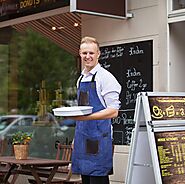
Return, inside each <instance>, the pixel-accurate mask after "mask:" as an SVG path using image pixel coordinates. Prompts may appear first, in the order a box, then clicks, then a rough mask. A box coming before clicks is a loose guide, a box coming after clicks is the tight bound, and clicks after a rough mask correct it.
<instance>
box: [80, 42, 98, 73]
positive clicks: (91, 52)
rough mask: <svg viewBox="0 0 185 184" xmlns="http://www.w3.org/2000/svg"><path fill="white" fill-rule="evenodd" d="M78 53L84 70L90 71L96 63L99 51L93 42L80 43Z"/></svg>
mask: <svg viewBox="0 0 185 184" xmlns="http://www.w3.org/2000/svg"><path fill="white" fill-rule="evenodd" d="M79 53H80V57H81V61H82V62H83V64H84V66H85V68H86V71H90V70H91V69H93V68H94V67H95V66H96V65H97V63H98V58H99V56H100V51H99V50H98V47H97V45H96V44H95V43H83V44H81V46H80V51H79Z"/></svg>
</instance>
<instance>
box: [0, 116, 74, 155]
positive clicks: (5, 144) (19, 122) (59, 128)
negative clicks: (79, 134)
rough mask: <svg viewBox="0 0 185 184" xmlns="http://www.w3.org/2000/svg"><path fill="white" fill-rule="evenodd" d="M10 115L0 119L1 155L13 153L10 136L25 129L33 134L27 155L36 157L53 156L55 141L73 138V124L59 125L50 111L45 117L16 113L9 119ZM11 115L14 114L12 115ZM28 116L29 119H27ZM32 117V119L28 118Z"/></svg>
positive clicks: (67, 140)
mask: <svg viewBox="0 0 185 184" xmlns="http://www.w3.org/2000/svg"><path fill="white" fill-rule="evenodd" d="M4 117H5V116H4ZM11 117H12V115H11ZM11 117H10V116H6V118H9V120H7V121H2V122H1V121H0V129H1V130H2V129H4V130H3V131H0V154H2V155H12V154H13V152H12V144H11V137H12V134H13V133H15V132H17V131H25V132H29V133H32V134H33V139H32V141H31V143H30V150H29V155H30V156H36V157H43V158H55V155H56V149H55V142H56V141H60V142H61V143H62V144H70V143H71V142H72V140H73V135H74V129H75V126H74V125H67V124H61V125H60V124H59V123H58V120H57V119H56V118H55V117H54V116H53V115H52V114H51V113H47V117H45V118H41V117H37V116H26V115H16V118H14V119H13V121H10V119H11ZM13 117H15V116H14V115H13ZM20 117H21V118H20ZM28 117H29V119H27V118H28ZM32 117H33V119H31V120H30V118H32ZM1 118H2V117H1ZM0 120H1V119H0ZM28 120H29V121H28ZM7 122H9V123H7Z"/></svg>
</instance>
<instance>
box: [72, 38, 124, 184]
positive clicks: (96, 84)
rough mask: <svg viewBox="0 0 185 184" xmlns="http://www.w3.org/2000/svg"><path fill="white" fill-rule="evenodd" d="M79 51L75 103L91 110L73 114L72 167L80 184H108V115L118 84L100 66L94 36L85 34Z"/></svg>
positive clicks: (115, 108)
mask: <svg viewBox="0 0 185 184" xmlns="http://www.w3.org/2000/svg"><path fill="white" fill-rule="evenodd" d="M79 54H80V57H81V61H82V66H84V69H83V71H82V73H81V76H80V78H79V79H78V81H77V89H78V92H77V98H78V105H86V106H92V107H93V112H92V114H90V115H85V116H76V117H73V119H75V120H77V122H76V130H75V138H74V149H73V155H72V170H73V172H74V173H78V174H81V176H82V183H83V184H109V177H108V175H109V174H110V173H111V171H112V167H113V163H112V162H113V161H112V131H111V118H115V117H117V115H118V109H119V107H120V101H119V94H120V92H121V86H120V84H119V83H118V82H117V80H116V78H115V77H114V76H113V75H112V74H111V73H110V72H108V71H107V70H105V69H104V68H102V67H101V66H100V64H99V62H98V58H99V56H100V49H99V44H98V42H97V41H96V39H95V38H92V37H84V38H83V39H82V40H81V45H80V50H79Z"/></svg>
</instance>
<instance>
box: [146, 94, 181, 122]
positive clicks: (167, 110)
mask: <svg viewBox="0 0 185 184" xmlns="http://www.w3.org/2000/svg"><path fill="white" fill-rule="evenodd" d="M149 105H150V112H151V118H152V120H153V121H156V120H183V119H184V118H185V97H184V96H173V97H165V96H161V97H149Z"/></svg>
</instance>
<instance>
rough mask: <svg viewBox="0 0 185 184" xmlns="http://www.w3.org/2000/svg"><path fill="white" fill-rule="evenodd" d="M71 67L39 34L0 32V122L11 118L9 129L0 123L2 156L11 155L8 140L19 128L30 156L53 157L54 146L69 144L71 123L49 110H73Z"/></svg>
mask: <svg viewBox="0 0 185 184" xmlns="http://www.w3.org/2000/svg"><path fill="white" fill-rule="evenodd" d="M77 68H79V66H77V64H76V58H75V57H74V56H72V55H71V54H69V53H68V52H67V51H65V50H64V49H62V48H61V47H59V46H58V45H56V44H55V43H53V42H52V41H50V40H49V39H48V38H46V37H44V36H43V35H41V34H39V33H37V32H35V31H33V30H30V29H27V30H26V31H25V32H23V33H20V32H17V31H16V30H14V29H13V28H11V27H8V28H1V29H0V86H1V90H0V120H1V118H2V117H3V118H7V121H9V120H10V119H11V118H16V119H14V121H12V123H11V124H12V126H9V125H6V124H5V123H4V122H3V121H2V124H1V122H0V129H4V130H5V131H1V132H0V140H2V139H3V140H2V142H3V141H4V142H5V143H6V149H5V150H4V153H3V154H4V155H9V154H11V153H12V152H11V151H10V149H11V135H12V133H13V132H15V131H17V130H19V128H21V129H24V130H27V131H30V132H32V133H33V135H34V136H33V140H32V141H31V147H30V156H38V157H45V158H54V157H55V154H56V153H55V151H56V150H55V142H56V141H60V142H61V143H66V144H69V143H70V142H72V140H73V136H74V128H75V122H72V123H73V125H71V124H70V126H68V124H67V123H68V122H65V120H64V119H61V118H58V117H55V116H53V112H52V109H53V108H56V107H60V106H72V105H76V79H77V77H78V74H79V73H78V72H79V71H78V70H77ZM28 115H29V118H28ZM30 118H31V119H32V120H31V119H30ZM28 120H29V121H28ZM30 120H31V121H32V122H30ZM27 122H28V123H27ZM70 123H71V122H70ZM23 124H24V125H23ZM15 125H16V126H15ZM16 127H18V128H16Z"/></svg>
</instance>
